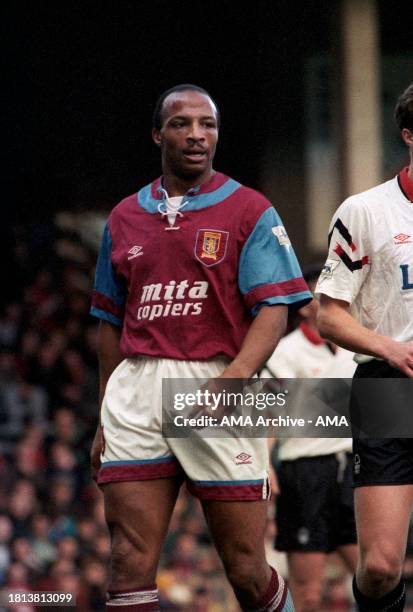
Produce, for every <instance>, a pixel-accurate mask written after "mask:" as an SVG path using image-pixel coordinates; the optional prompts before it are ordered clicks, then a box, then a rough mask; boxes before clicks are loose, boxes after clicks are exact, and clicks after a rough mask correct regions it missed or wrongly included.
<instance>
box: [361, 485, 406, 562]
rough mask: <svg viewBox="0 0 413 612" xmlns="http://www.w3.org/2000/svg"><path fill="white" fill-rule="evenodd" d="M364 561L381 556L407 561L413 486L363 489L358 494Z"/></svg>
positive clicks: (368, 487)
mask: <svg viewBox="0 0 413 612" xmlns="http://www.w3.org/2000/svg"><path fill="white" fill-rule="evenodd" d="M354 502H355V512H356V522H357V534H358V541H359V546H360V554H361V559H362V561H363V557H364V556H365V555H366V554H377V555H378V556H383V555H384V556H386V557H390V558H392V559H395V560H397V559H399V560H400V562H401V560H402V559H403V558H404V554H405V550H406V541H407V533H408V528H409V521H410V513H411V508H412V503H413V485H385V486H366V487H359V488H357V489H356V490H355V494H354Z"/></svg>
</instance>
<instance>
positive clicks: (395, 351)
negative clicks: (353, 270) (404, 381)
mask: <svg viewBox="0 0 413 612" xmlns="http://www.w3.org/2000/svg"><path fill="white" fill-rule="evenodd" d="M317 324H318V329H319V332H320V335H321V336H322V337H323V338H327V339H328V340H331V341H332V342H334V343H335V344H338V345H340V346H342V347H344V348H346V349H348V350H350V351H354V352H355V353H362V354H364V355H371V356H373V357H378V358H379V359H384V361H387V362H388V363H389V364H390V365H391V366H392V367H394V368H397V369H399V370H401V371H402V372H403V373H404V374H406V375H407V376H409V377H411V378H413V341H411V342H397V341H396V340H393V339H392V338H390V337H388V336H383V335H380V334H377V333H376V332H374V331H371V330H370V329H367V328H366V327H364V326H363V325H360V323H358V321H356V320H355V319H354V317H353V316H352V315H351V314H350V305H349V303H348V302H345V301H343V300H338V299H335V298H331V297H329V296H327V295H324V294H322V295H321V298H320V309H319V312H318V319H317Z"/></svg>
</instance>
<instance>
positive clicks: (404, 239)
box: [393, 234, 411, 244]
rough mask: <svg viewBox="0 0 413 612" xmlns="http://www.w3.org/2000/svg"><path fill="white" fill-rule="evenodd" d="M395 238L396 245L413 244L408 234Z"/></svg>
mask: <svg viewBox="0 0 413 612" xmlns="http://www.w3.org/2000/svg"><path fill="white" fill-rule="evenodd" d="M393 238H394V244H409V243H410V242H411V240H409V238H411V236H409V235H408V234H396V236H393Z"/></svg>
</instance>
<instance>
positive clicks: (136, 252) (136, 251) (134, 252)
mask: <svg viewBox="0 0 413 612" xmlns="http://www.w3.org/2000/svg"><path fill="white" fill-rule="evenodd" d="M128 255H129V257H128V259H134V258H135V257H139V256H140V255H143V247H141V246H138V245H136V246H133V247H132V248H131V249H129V251H128Z"/></svg>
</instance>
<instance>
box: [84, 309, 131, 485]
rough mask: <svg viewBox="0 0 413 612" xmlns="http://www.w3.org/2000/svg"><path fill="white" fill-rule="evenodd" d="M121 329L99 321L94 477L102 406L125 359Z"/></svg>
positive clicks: (98, 467)
mask: <svg viewBox="0 0 413 612" xmlns="http://www.w3.org/2000/svg"><path fill="white" fill-rule="evenodd" d="M121 331H122V328H121V327H118V326H117V325H112V324H111V323H108V322H107V321H100V323H99V333H98V357H99V423H98V426H97V429H96V434H95V437H94V440H93V443H92V448H91V451H90V460H91V466H92V476H93V477H96V475H97V473H98V471H99V469H100V454H101V452H102V446H103V438H102V427H101V424H100V407H101V406H102V400H103V396H104V394H105V389H106V384H107V382H108V380H109V377H110V375H111V374H112V372H113V370H114V369H115V368H116V367H117V366H118V365H119V363H120V362H121V361H122V359H123V357H122V354H121V352H120V347H119V342H120V335H121Z"/></svg>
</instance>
